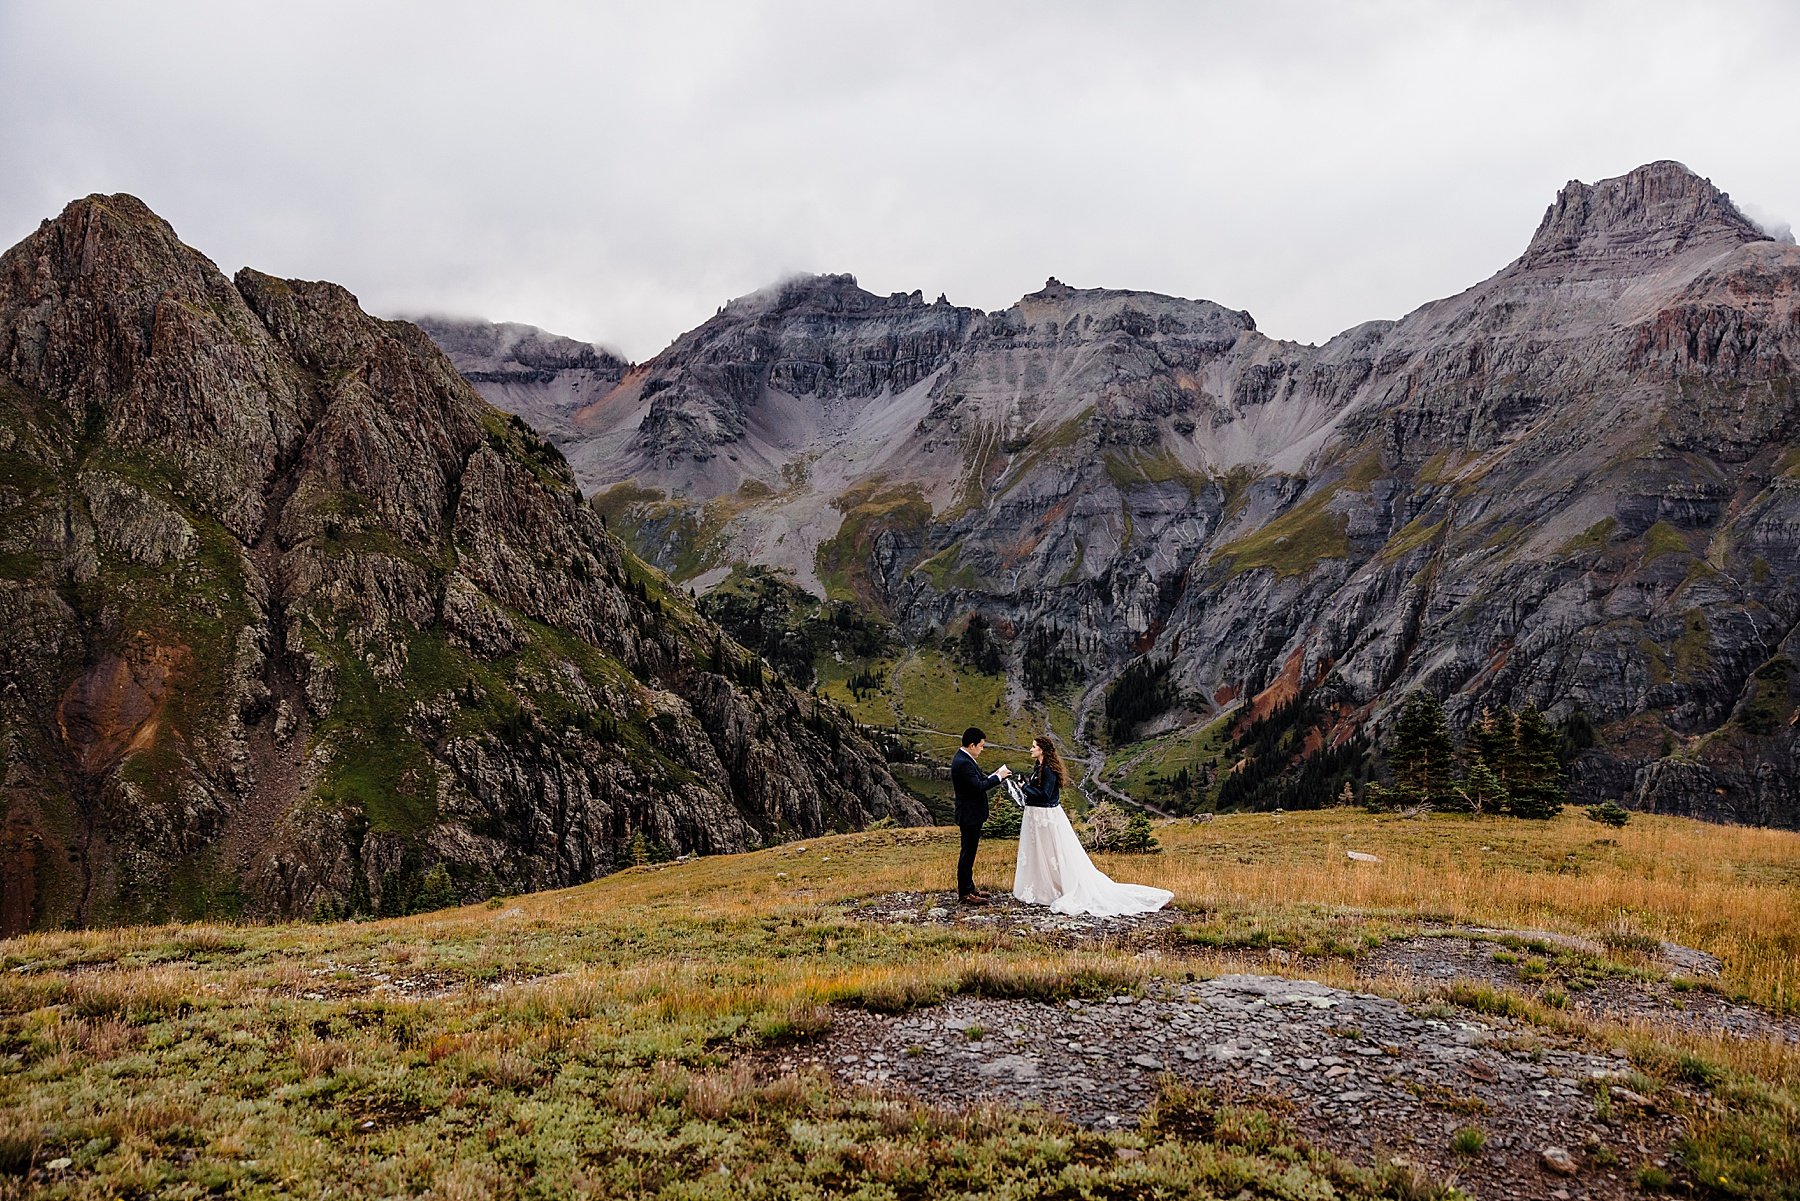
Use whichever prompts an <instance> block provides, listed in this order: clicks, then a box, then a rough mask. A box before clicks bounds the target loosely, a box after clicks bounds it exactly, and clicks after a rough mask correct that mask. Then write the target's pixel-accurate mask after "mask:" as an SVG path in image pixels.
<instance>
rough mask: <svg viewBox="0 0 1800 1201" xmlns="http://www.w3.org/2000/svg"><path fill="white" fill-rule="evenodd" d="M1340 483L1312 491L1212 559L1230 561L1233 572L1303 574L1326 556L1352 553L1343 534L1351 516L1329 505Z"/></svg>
mask: <svg viewBox="0 0 1800 1201" xmlns="http://www.w3.org/2000/svg"><path fill="white" fill-rule="evenodd" d="M1336 494H1337V485H1330V486H1327V487H1325V488H1322V489H1320V490H1319V491H1318V492H1315V493H1313V494H1312V495H1311V496H1309V497H1307V498H1306V499H1305V500H1303V501H1301V502H1300V503H1299V504H1297V505H1295V506H1294V507H1293V508H1291V509H1289V510H1288V511H1287V512H1285V513H1283V514H1282V515H1281V516H1279V517H1277V518H1276V519H1275V520H1273V521H1271V522H1269V523H1268V524H1267V525H1265V526H1263V527H1262V528H1261V529H1259V530H1255V531H1253V532H1252V533H1249V534H1246V535H1244V536H1243V537H1242V538H1239V539H1237V540H1235V541H1233V542H1228V543H1226V544H1225V545H1224V546H1222V547H1220V548H1219V549H1218V550H1216V551H1214V552H1213V554H1212V558H1211V559H1210V560H1209V561H1210V562H1211V563H1213V564H1215V565H1216V564H1218V563H1219V562H1221V561H1224V562H1227V563H1229V564H1230V568H1231V574H1232V575H1234V576H1235V575H1240V574H1242V573H1243V572H1246V571H1252V570H1255V569H1256V568H1259V567H1260V568H1268V569H1269V570H1271V571H1273V572H1275V574H1276V575H1278V576H1296V575H1304V574H1306V573H1307V572H1309V571H1311V570H1312V569H1313V568H1315V567H1317V566H1318V565H1319V564H1320V563H1322V562H1324V561H1325V560H1326V559H1344V558H1348V557H1349V555H1350V544H1349V541H1348V540H1347V539H1346V538H1345V537H1344V530H1345V527H1346V526H1347V525H1348V524H1349V519H1348V518H1347V517H1345V516H1344V515H1343V514H1341V513H1333V512H1332V511H1331V509H1330V508H1329V505H1330V503H1331V498H1332V497H1333V496H1335V495H1336Z"/></svg>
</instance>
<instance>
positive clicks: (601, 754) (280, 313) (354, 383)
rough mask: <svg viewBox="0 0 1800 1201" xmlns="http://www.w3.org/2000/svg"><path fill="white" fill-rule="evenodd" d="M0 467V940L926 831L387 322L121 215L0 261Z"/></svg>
mask: <svg viewBox="0 0 1800 1201" xmlns="http://www.w3.org/2000/svg"><path fill="white" fill-rule="evenodd" d="M558 353H560V352H558ZM574 357H575V359H576V360H578V361H580V362H584V363H585V362H587V360H586V359H585V358H584V357H583V356H582V355H580V354H579V353H576V354H575V356H574ZM595 362H596V363H597V364H598V365H596V366H592V367H585V366H584V367H582V368H580V369H581V370H592V371H596V372H602V371H607V370H611V369H612V368H611V367H609V366H607V365H606V364H605V363H604V362H600V361H599V360H598V359H596V360H595ZM0 467H3V468H4V470H0V630H4V631H5V633H4V636H0V786H3V788H4V791H3V793H0V854H3V855H4V856H5V860H4V861H5V863H6V865H7V871H8V881H7V885H6V887H5V889H4V890H0V901H3V902H4V906H5V911H4V914H0V918H3V919H4V932H8V933H10V932H14V931H16V930H19V929H23V928H26V927H27V926H31V925H39V926H41V925H49V924H58V923H62V922H65V921H107V920H115V919H139V918H158V917H166V916H170V915H174V916H187V917H191V916H199V915H201V914H218V913H236V912H242V913H247V914H252V915H260V914H269V915H274V914H286V915H293V914H301V915H305V914H310V913H314V912H339V913H342V912H357V911H375V912H404V911H406V910H407V909H408V908H409V907H410V906H411V904H412V903H413V900H414V899H415V897H416V894H417V893H418V891H419V889H420V887H421V880H422V878H423V876H424V874H425V873H426V872H427V871H428V870H430V869H432V868H433V867H434V866H436V865H440V864H441V865H443V866H444V867H445V868H446V869H447V871H448V875H449V877H450V879H451V880H452V882H453V884H454V886H455V888H456V890H457V891H458V892H459V893H460V894H461V895H462V896H463V897H465V898H471V897H478V896H483V895H490V894H492V893H495V892H501V891H505V892H512V891H519V890H524V889H531V888H541V887H547V886H553V885H564V884H571V883H576V882H579V881H583V880H587V879H592V878H594V877H595V876H597V875H599V874H602V873H604V872H607V871H610V870H613V869H614V868H616V867H617V866H619V865H620V864H621V863H626V862H629V861H630V859H631V858H632V857H633V855H645V854H647V855H652V856H654V855H659V854H669V855H674V854H681V853H687V852H713V851H728V850H735V849H741V848H744V847H748V846H754V845H758V844H759V843H762V842H765V841H767V840H769V839H773V838H781V837H784V836H786V835H788V834H812V833H815V832H818V831H822V830H827V829H846V828H853V827H858V826H861V825H863V824H865V823H866V822H868V821H870V820H872V819H876V818H893V819H897V820H900V821H903V822H907V821H915V820H922V819H923V818H924V816H925V815H924V811H923V809H922V808H920V807H919V806H918V805H917V803H916V802H914V801H912V800H911V799H910V798H909V797H908V796H907V795H906V794H905V793H904V792H903V791H902V790H901V789H900V788H899V787H898V786H897V785H896V784H895V782H894V780H893V779H892V777H891V776H890V775H889V774H888V772H887V770H886V768H885V766H884V765H883V763H882V761H881V758H880V756H879V755H878V754H877V753H876V751H875V750H874V749H873V748H872V747H871V746H870V745H869V744H868V743H867V742H866V741H865V740H864V739H863V738H862V737H861V735H860V734H859V733H858V732H857V731H856V729H855V728H854V727H853V725H852V724H851V723H849V722H847V721H846V720H845V719H844V718H843V717H842V716H841V715H840V714H839V713H838V712H837V711H835V710H833V709H831V708H830V707H829V706H828V705H823V704H821V703H820V702H818V701H817V700H815V699H814V698H813V697H811V696H809V695H806V694H802V693H799V692H796V691H794V690H793V689H791V688H788V687H785V686H783V685H781V684H779V683H776V682H773V681H772V680H771V681H768V682H765V681H764V680H763V679H762V678H761V673H760V672H756V671H753V670H751V667H750V664H749V662H748V656H747V654H746V653H745V652H744V651H743V650H742V648H738V647H735V646H734V645H733V644H732V643H730V642H729V641H728V640H725V639H722V638H721V636H720V634H719V632H718V630H717V629H716V627H714V626H712V625H710V624H709V623H707V622H706V621H704V620H703V619H701V618H700V617H698V616H697V615H696V614H695V613H694V612H693V610H692V609H691V607H690V606H689V605H688V604H687V602H686V600H685V594H683V593H681V592H680V591H677V590H672V589H668V588H666V586H665V585H664V583H663V581H662V580H661V577H658V576H656V575H655V574H654V573H650V572H647V571H646V570H645V569H644V568H643V566H642V565H641V564H640V563H638V562H636V561H635V560H634V559H633V557H632V556H631V555H630V554H629V552H627V551H625V550H623V549H622V548H621V546H620V545H619V543H618V542H617V541H616V540H615V539H614V538H613V537H611V536H610V535H609V534H608V533H607V532H606V531H605V529H604V528H603V525H602V522H601V519H600V518H599V517H598V516H597V515H596V514H594V513H593V511H592V510H591V509H590V508H589V507H588V506H586V505H585V504H583V503H582V498H581V495H580V493H579V491H578V489H577V488H576V486H575V483H574V480H573V478H572V476H571V474H570V472H569V469H568V467H567V465H566V464H565V462H564V461H563V458H562V456H561V455H560V454H559V453H558V452H557V451H556V450H555V449H554V448H553V447H552V446H550V445H549V444H548V443H546V442H545V441H544V440H543V439H542V438H540V437H539V436H538V435H536V434H535V433H533V432H532V431H531V430H530V429H529V427H527V426H526V424H525V423H524V422H523V421H521V420H519V419H518V418H516V417H513V418H508V417H507V416H505V415H504V414H502V413H499V412H497V411H496V410H494V409H493V408H492V407H490V406H489V405H488V404H487V403H485V402H484V401H483V400H482V399H481V398H480V397H479V396H478V395H476V393H475V392H474V391H473V390H472V389H471V388H470V386H469V385H468V383H467V382H465V381H464V380H463V379H462V378H461V377H460V376H459V375H458V374H457V372H456V371H455V370H454V369H453V367H452V365H451V364H450V363H449V362H448V361H447V360H446V359H445V358H444V356H443V355H442V354H441V353H440V352H439V351H438V350H437V348H436V347H435V346H434V345H433V344H432V342H431V341H430V340H429V339H428V338H427V337H426V335H425V334H424V333H422V332H421V331H420V330H419V329H417V328H416V327H414V326H412V325H410V324H406V323H403V322H386V321H378V320H375V319H373V318H370V317H368V316H367V315H366V314H364V313H363V312H362V311H361V309H360V308H359V307H358V306H357V304H356V301H355V298H354V297H352V296H351V295H350V294H349V293H347V292H345V291H344V290H343V289H342V288H339V287H337V286H335V285H332V284H327V283H308V282H303V281H296V280H279V279H275V278H272V277H269V276H266V275H262V274H260V273H257V272H255V271H250V270H245V271H241V272H239V273H238V275H237V277H236V278H235V279H230V280H228V279H226V278H225V277H224V276H223V275H221V274H220V273H219V272H218V270H217V269H216V268H215V267H214V266H213V264H212V263H211V262H209V261H208V260H207V259H205V258H204V257H203V256H201V255H200V254H198V253H196V252H195V251H193V250H191V249H189V248H188V247H186V246H184V245H182V243H181V242H180V241H179V239H177V238H176V236H175V234H174V232H173V231H172V230H171V229H170V228H169V227H168V225H167V224H165V223H164V222H163V221H161V220H160V219H159V218H157V217H156V216H155V215H154V214H153V213H151V212H150V211H149V210H148V209H146V208H145V207H144V206H143V205H142V204H141V203H140V202H138V201H137V200H135V199H133V198H132V197H129V196H110V197H99V196H95V197H89V198H88V199H86V200H83V201H78V202H76V203H75V204H72V205H70V206H69V208H68V209H67V210H65V211H64V212H63V214H62V215H61V216H59V217H57V218H56V219H54V220H51V221H47V222H45V223H44V224H43V226H42V227H41V228H40V229H39V230H38V231H37V233H35V234H33V235H32V236H31V237H29V238H27V239H26V240H25V241H24V242H22V243H20V244H19V245H18V246H16V247H14V248H13V249H12V250H10V251H8V252H7V253H6V254H5V256H4V257H0ZM20 879H29V880H30V881H31V884H30V886H29V887H24V886H20V885H19V884H18V881H19V880H20Z"/></svg>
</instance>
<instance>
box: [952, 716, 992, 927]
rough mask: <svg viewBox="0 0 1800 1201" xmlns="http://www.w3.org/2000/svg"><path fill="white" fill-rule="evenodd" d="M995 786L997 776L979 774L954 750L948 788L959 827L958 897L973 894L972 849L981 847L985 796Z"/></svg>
mask: <svg viewBox="0 0 1800 1201" xmlns="http://www.w3.org/2000/svg"><path fill="white" fill-rule="evenodd" d="M999 785H1000V777H999V776H996V775H989V774H987V773H986V772H983V771H982V770H981V765H980V764H979V763H976V762H975V756H973V755H971V754H969V752H967V751H965V750H963V749H961V748H960V747H959V748H957V752H956V755H955V756H954V757H953V758H952V759H951V760H950V786H951V787H952V788H954V789H955V790H956V824H957V825H958V826H959V827H961V828H962V854H960V855H958V856H957V858H956V893H957V895H958V896H964V897H966V896H968V895H969V894H970V893H972V892H974V891H975V848H976V847H977V846H979V845H980V844H981V827H982V826H984V825H986V824H987V819H988V793H989V792H990V791H992V790H993V789H995V788H997V787H999Z"/></svg>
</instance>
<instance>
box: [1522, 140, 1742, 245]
mask: <svg viewBox="0 0 1800 1201" xmlns="http://www.w3.org/2000/svg"><path fill="white" fill-rule="evenodd" d="M1768 240H1770V237H1769V235H1768V234H1767V233H1766V232H1764V231H1763V230H1762V229H1761V228H1760V227H1759V226H1757V224H1756V223H1755V222H1754V221H1751V220H1750V219H1749V218H1748V217H1746V216H1744V214H1743V213H1742V212H1740V211H1739V210H1738V207H1737V206H1736V205H1735V204H1733V203H1732V202H1731V197H1730V196H1728V195H1727V194H1726V193H1724V192H1721V191H1720V190H1719V189H1717V188H1715V187H1713V185H1712V181H1711V180H1709V179H1703V178H1701V177H1700V176H1698V175H1696V174H1694V173H1693V172H1692V171H1690V170H1688V168H1687V167H1685V166H1683V165H1682V164H1681V163H1678V162H1674V161H1673V160H1670V159H1663V160H1661V161H1659V162H1654V163H1647V164H1645V165H1644V166H1642V167H1639V168H1638V169H1637V170H1635V171H1632V172H1629V173H1628V174H1625V175H1620V176H1617V177H1616V178H1613V179H1603V180H1601V181H1600V182H1598V183H1595V184H1585V183H1582V182H1581V181H1580V180H1578V179H1576V180H1570V181H1569V183H1568V186H1566V187H1565V188H1563V190H1562V191H1561V192H1559V193H1557V196H1556V203H1554V204H1552V205H1551V206H1550V207H1549V208H1548V209H1546V210H1545V212H1544V219H1543V221H1542V222H1541V223H1540V224H1539V225H1538V228H1537V232H1536V233H1535V234H1534V235H1532V239H1531V245H1530V246H1529V247H1527V248H1526V251H1525V255H1524V257H1523V259H1521V262H1522V263H1523V264H1524V265H1526V266H1542V265H1556V264H1583V265H1593V264H1597V263H1606V262H1617V263H1635V262H1639V261H1642V260H1645V259H1655V258H1663V257H1666V256H1668V255H1671V254H1675V253H1679V252H1681V251H1684V250H1687V249H1689V248H1691V247H1694V246H1698V245H1704V244H1709V243H1714V242H1717V243H1720V244H1722V245H1723V246H1725V247H1729V246H1731V245H1734V244H1741V243H1744V242H1762V241H1768Z"/></svg>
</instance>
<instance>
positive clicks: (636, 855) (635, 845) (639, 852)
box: [625, 830, 650, 867]
mask: <svg viewBox="0 0 1800 1201" xmlns="http://www.w3.org/2000/svg"><path fill="white" fill-rule="evenodd" d="M625 856H626V858H628V859H630V860H631V866H633V867H642V866H644V865H645V864H646V863H648V862H650V840H649V839H647V838H645V837H644V832H643V831H642V830H639V831H638V832H637V833H636V834H633V835H632V836H631V845H630V846H629V847H628V848H626V852H625Z"/></svg>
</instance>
